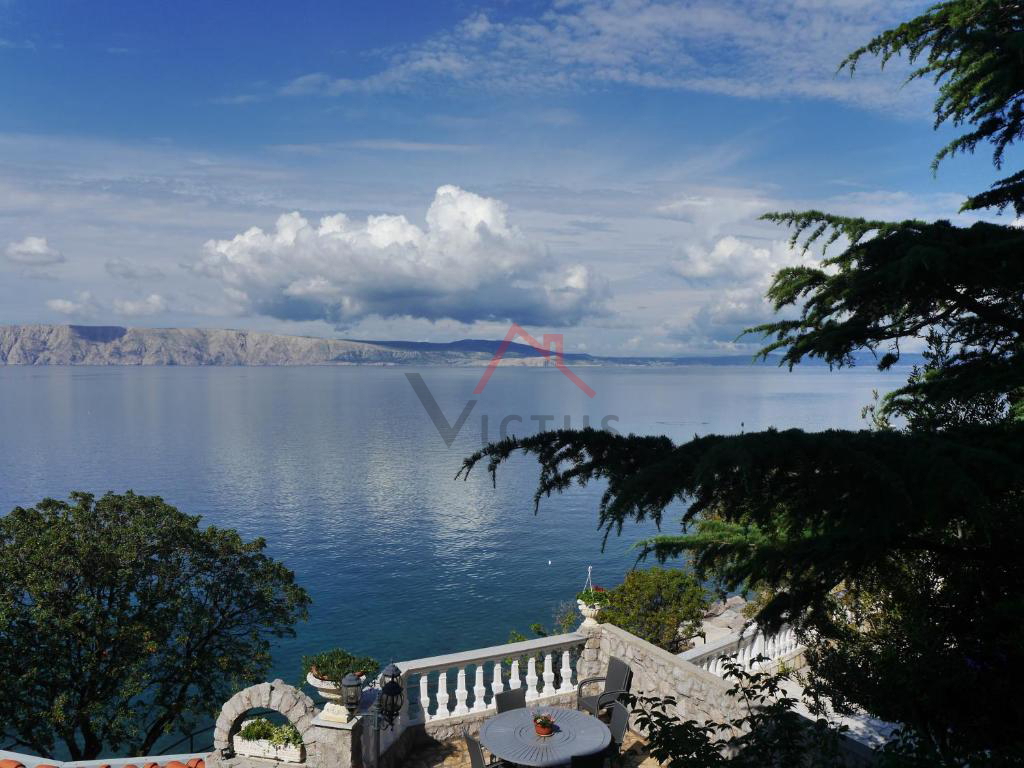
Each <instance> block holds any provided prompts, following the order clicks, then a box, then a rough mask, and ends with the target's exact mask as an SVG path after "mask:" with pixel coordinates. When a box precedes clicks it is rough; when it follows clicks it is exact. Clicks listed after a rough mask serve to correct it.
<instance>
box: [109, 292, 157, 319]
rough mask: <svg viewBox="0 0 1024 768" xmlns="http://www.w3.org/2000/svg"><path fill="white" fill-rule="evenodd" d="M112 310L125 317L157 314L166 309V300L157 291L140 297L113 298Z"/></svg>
mask: <svg viewBox="0 0 1024 768" xmlns="http://www.w3.org/2000/svg"><path fill="white" fill-rule="evenodd" d="M114 311H115V312H117V314H119V315H125V316H127V317H144V316H147V315H158V314H160V313H161V312H166V311H167V300H166V299H164V297H163V296H161V295H160V294H159V293H151V294H149V295H148V296H146V297H145V298H142V299H115V300H114Z"/></svg>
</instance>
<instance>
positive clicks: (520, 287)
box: [196, 185, 605, 326]
mask: <svg viewBox="0 0 1024 768" xmlns="http://www.w3.org/2000/svg"><path fill="white" fill-rule="evenodd" d="M205 250H206V253H205V255H204V257H203V258H202V260H201V261H200V262H199V263H198V264H197V265H196V270H197V271H198V272H199V273H201V274H203V275H206V276H208V277H212V278H215V279H217V280H219V281H221V283H222V285H223V288H224V291H225V294H226V295H227V296H228V298H229V299H230V300H231V301H232V302H234V303H235V304H236V306H237V308H238V311H239V312H240V313H243V314H249V313H252V314H261V315H268V316H271V317H276V318H279V319H286V320H326V321H327V322H330V323H334V324H335V325H339V326H344V325H349V324H352V323H354V322H357V321H358V320H360V319H362V318H366V317H369V316H378V317H383V318H389V317H411V318H421V319H426V320H430V321H437V320H442V319H447V318H450V319H454V320H458V321H461V322H475V321H480V320H516V321H517V322H520V323H529V324H538V325H549V326H550V325H555V326H564V325H573V324H576V323H578V322H580V320H581V319H582V318H584V317H585V316H587V315H592V314H597V313H600V312H601V311H602V300H603V298H604V295H605V289H604V284H603V281H601V280H600V279H598V278H597V277H595V275H594V274H592V273H591V271H590V270H589V269H588V268H587V267H585V266H583V265H581V264H558V263H554V262H553V261H552V260H551V258H550V256H549V255H548V254H546V253H545V252H544V251H543V249H541V248H539V247H538V246H536V245H535V244H534V243H532V242H530V241H528V240H527V239H526V238H525V237H524V236H523V235H522V234H521V232H520V231H519V230H518V229H517V228H515V227H514V226H512V225H511V224H510V223H509V222H508V218H507V210H506V206H505V204H504V203H502V202H501V201H499V200H495V199H493V198H488V197H483V196H480V195H476V194H473V193H472V192H467V191H465V190H463V189H460V188H459V187H456V186H451V185H446V186H442V187H439V188H438V189H437V192H436V194H435V196H434V200H433V202H432V203H431V204H430V207H429V209H428V210H427V213H426V229H421V228H420V227H419V226H417V225H415V224H413V223H411V222H410V221H409V220H408V219H406V218H405V217H404V216H393V215H377V216H369V217H368V218H367V219H366V220H365V221H354V220H352V219H350V218H349V217H348V216H346V215H345V214H343V213H338V214H335V215H333V216H325V217H324V218H322V219H320V221H319V223H317V224H313V223H311V222H310V221H308V220H307V219H305V218H303V217H302V216H301V215H300V214H299V213H297V212H293V213H288V214H285V215H283V216H281V217H280V218H279V219H278V220H277V224H276V226H275V228H274V230H273V231H269V232H268V231H264V230H263V229H260V228H259V227H253V228H251V229H249V230H247V231H245V232H243V233H241V234H239V235H236V236H235V237H234V238H232V239H230V240H211V241H209V242H207V243H206V246H205Z"/></svg>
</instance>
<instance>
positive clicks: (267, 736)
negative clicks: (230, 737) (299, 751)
mask: <svg viewBox="0 0 1024 768" xmlns="http://www.w3.org/2000/svg"><path fill="white" fill-rule="evenodd" d="M238 735H239V736H241V737H242V738H243V739H246V740H247V741H259V740H261V739H262V740H266V741H269V742H270V743H271V744H273V745H274V746H275V747H284V746H292V747H301V746H302V734H300V733H299V729H298V728H296V727H295V726H294V725H292V724H291V723H285V724H284V725H274V724H273V723H272V722H270V721H269V720H267V718H265V717H257V718H254V719H252V720H249V721H248V722H247V723H246V724H245V725H244V726H243V727H242V730H240V731H239V732H238Z"/></svg>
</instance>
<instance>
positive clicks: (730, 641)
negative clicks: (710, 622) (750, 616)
mask: <svg viewBox="0 0 1024 768" xmlns="http://www.w3.org/2000/svg"><path fill="white" fill-rule="evenodd" d="M757 635H758V629H757V625H756V624H751V625H750V626H749V627H747V628H746V629H741V630H739V631H736V632H731V633H729V634H728V635H725V636H723V637H720V638H718V639H717V640H713V641H712V642H710V643H705V644H704V645H698V646H697V647H696V648H691V649H690V650H688V651H683V652H682V653H680V654H677V655H678V656H679V658H681V659H683V660H684V661H691V662H692V661H696V660H697V659H702V658H704V657H705V656H711V655H713V654H720V653H722V652H723V651H725V652H728V653H733V652H736V651H738V650H739V649H740V648H741V647H743V646H744V645H748V644H750V643H752V642H754V640H755V638H757Z"/></svg>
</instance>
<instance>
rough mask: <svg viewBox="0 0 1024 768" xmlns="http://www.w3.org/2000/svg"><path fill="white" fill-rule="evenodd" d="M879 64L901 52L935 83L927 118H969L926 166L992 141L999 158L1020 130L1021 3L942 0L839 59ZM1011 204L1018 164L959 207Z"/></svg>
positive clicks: (1017, 196)
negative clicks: (931, 109) (965, 128)
mask: <svg viewBox="0 0 1024 768" xmlns="http://www.w3.org/2000/svg"><path fill="white" fill-rule="evenodd" d="M869 55H870V56H874V57H878V58H879V59H880V60H881V62H882V65H883V66H884V65H885V63H887V62H888V61H889V60H890V59H892V58H893V57H894V56H900V55H905V56H906V57H907V58H909V59H910V61H911V63H912V64H915V65H916V66H915V69H914V70H913V71H912V72H911V75H910V78H911V79H922V78H923V79H931V80H933V81H934V82H935V83H936V84H937V85H938V88H939V92H938V97H937V98H936V100H935V109H934V112H935V125H936V127H938V126H939V125H941V124H942V123H945V122H947V121H951V122H952V123H953V124H954V125H956V126H961V125H964V124H967V125H970V126H971V129H970V130H968V131H967V132H966V133H963V134H961V135H960V136H958V137H957V138H955V139H954V140H953V141H951V142H950V143H949V144H947V145H946V146H945V147H943V148H942V149H941V150H939V153H938V154H937V155H936V156H935V160H934V161H933V163H932V168H933V169H935V168H937V167H938V165H939V163H940V162H941V161H942V160H943V159H944V158H946V157H948V156H950V155H954V154H956V153H958V152H974V150H975V149H976V148H977V147H978V145H979V144H990V145H991V146H992V159H993V162H994V164H995V166H996V167H997V168H1001V167H1002V166H1003V161H1004V158H1005V155H1006V150H1007V148H1008V147H1010V145H1012V144H1013V143H1015V142H1016V141H1017V140H1018V139H1020V137H1021V133H1022V131H1024V5H1022V4H1021V3H1019V2H1012V1H1010V0H947V1H946V2H942V3H936V4H935V5H933V6H932V7H931V8H929V9H928V11H927V12H926V13H923V14H921V15H920V16H917V17H916V18H914V19H911V20H910V21H907V22H905V23H903V24H900V25H899V26H898V27H895V28H894V29H890V30H887V31H886V32H883V33H882V34H880V35H878V36H877V37H875V38H874V39H873V40H871V41H870V42H869V43H867V44H866V45H864V46H863V47H861V48H858V49H857V50H856V51H854V52H853V53H851V54H850V55H849V56H847V57H846V59H845V60H844V61H843V63H842V65H841V66H842V67H846V68H848V69H849V70H850V72H851V73H852V72H853V71H854V70H855V68H856V66H857V64H858V63H859V62H860V60H861V59H863V58H864V57H865V56H869ZM1007 206H1012V207H1013V208H1014V210H1015V211H1016V212H1017V213H1022V212H1024V171H1022V172H1017V173H1014V174H1012V175H1011V176H1009V177H1007V178H1004V179H1001V180H1000V181H998V182H996V183H995V184H994V185H993V186H992V188H991V189H989V190H988V191H986V192H983V193H981V194H978V195H975V196H973V197H971V198H968V200H967V202H966V203H964V208H965V209H982V208H991V207H994V208H997V209H999V210H1002V209H1003V208H1006V207H1007Z"/></svg>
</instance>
